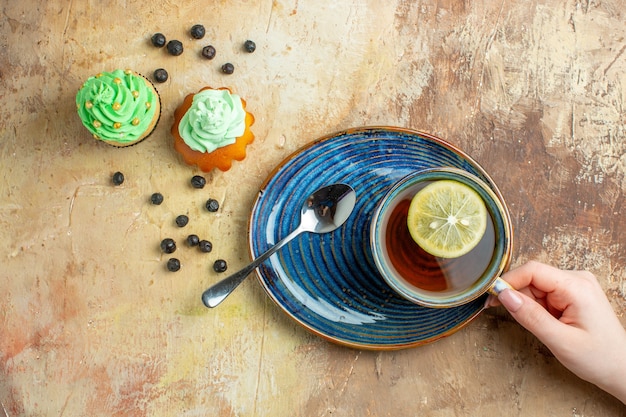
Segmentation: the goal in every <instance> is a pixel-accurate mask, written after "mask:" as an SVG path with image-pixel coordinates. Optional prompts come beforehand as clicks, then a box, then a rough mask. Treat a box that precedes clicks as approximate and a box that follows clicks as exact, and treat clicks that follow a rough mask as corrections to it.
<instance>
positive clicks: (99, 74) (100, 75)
mask: <svg viewBox="0 0 626 417" xmlns="http://www.w3.org/2000/svg"><path fill="white" fill-rule="evenodd" d="M103 75H104V74H102V73H101V72H99V73H97V74H96V78H100V77H102V76H103Z"/></svg>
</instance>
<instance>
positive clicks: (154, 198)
mask: <svg viewBox="0 0 626 417" xmlns="http://www.w3.org/2000/svg"><path fill="white" fill-rule="evenodd" d="M150 202H151V203H152V204H154V205H155V206H159V205H161V203H162V202H163V194H161V193H154V194H152V195H151V196H150Z"/></svg>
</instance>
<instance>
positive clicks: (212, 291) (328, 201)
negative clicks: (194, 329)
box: [202, 183, 356, 308]
mask: <svg viewBox="0 0 626 417" xmlns="http://www.w3.org/2000/svg"><path fill="white" fill-rule="evenodd" d="M355 204H356V192H355V191H354V189H353V188H352V187H350V186H349V185H347V184H341V183H339V184H332V185H328V186H326V187H322V188H320V189H319V190H317V191H315V192H314V193H313V194H311V195H310V196H309V197H307V199H306V200H305V201H304V204H303V205H302V210H301V211H300V225H299V226H298V227H297V228H295V229H294V230H293V231H292V232H291V233H289V234H288V235H287V236H285V237H284V238H282V239H281V240H280V241H279V242H278V243H276V244H275V245H274V246H272V247H271V248H270V249H268V250H267V251H266V252H264V253H263V254H261V255H260V256H259V257H257V258H256V259H255V260H254V261H252V262H251V263H250V264H249V265H248V266H246V267H245V268H243V269H242V270H240V271H238V272H236V273H234V274H233V275H231V276H229V277H227V278H224V279H223V280H221V281H219V282H218V283H217V284H215V285H213V286H211V287H209V288H208V289H207V290H206V291H204V293H203V294H202V302H203V303H204V305H205V306H207V307H210V308H213V307H216V306H217V305H219V304H220V303H221V302H222V301H224V299H225V298H226V297H228V296H229V295H230V293H232V292H233V291H234V290H235V288H237V287H238V286H239V284H241V283H242V282H243V281H244V279H246V277H247V276H248V275H250V273H251V272H252V271H254V270H255V269H256V268H257V267H258V266H259V265H261V264H262V263H263V262H265V261H266V260H267V259H268V258H269V257H270V256H272V255H273V254H274V253H276V251H278V250H279V249H280V248H282V247H283V246H285V245H286V244H287V243H289V242H290V241H291V240H292V239H293V238H295V237H296V236H298V235H299V234H301V233H303V232H310V233H329V232H332V231H333V230H336V229H337V228H339V227H341V225H343V224H344V223H345V221H346V220H347V219H348V217H350V214H351V213H352V210H353V209H354V206H355Z"/></svg>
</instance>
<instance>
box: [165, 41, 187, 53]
mask: <svg viewBox="0 0 626 417" xmlns="http://www.w3.org/2000/svg"><path fill="white" fill-rule="evenodd" d="M167 52H169V53H170V55H174V56H178V55H180V54H182V53H183V44H182V42H181V41H177V40H173V41H169V42H168V43H167Z"/></svg>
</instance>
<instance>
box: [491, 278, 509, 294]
mask: <svg viewBox="0 0 626 417" xmlns="http://www.w3.org/2000/svg"><path fill="white" fill-rule="evenodd" d="M507 288H508V289H510V290H512V289H514V288H513V287H512V286H511V284H509V283H508V282H506V281H505V280H503V279H502V278H500V277H498V278H496V280H495V281H494V282H493V284H491V287H489V290H488V291H489V294H492V295H495V296H496V297H497V296H498V295H500V293H501V292H502V291H503V290H506V289H507Z"/></svg>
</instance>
